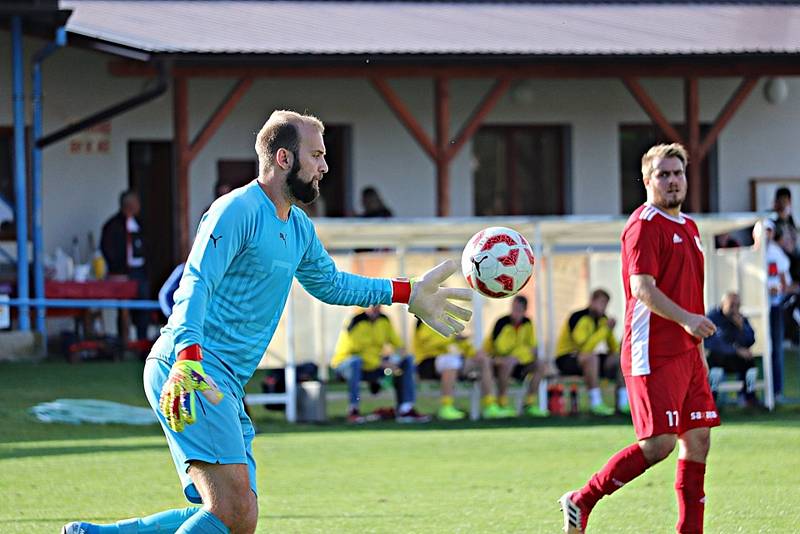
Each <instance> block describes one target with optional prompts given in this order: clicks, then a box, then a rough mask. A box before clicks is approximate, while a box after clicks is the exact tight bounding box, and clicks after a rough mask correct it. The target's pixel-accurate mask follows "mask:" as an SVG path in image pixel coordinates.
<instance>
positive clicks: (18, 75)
mask: <svg viewBox="0 0 800 534" xmlns="http://www.w3.org/2000/svg"><path fill="white" fill-rule="evenodd" d="M11 69H12V84H13V87H14V90H13V101H14V191H15V196H14V203H15V206H14V208H15V209H14V222H15V223H16V225H17V295H18V296H19V298H23V299H26V298H28V296H29V294H28V210H27V194H26V191H25V185H26V183H25V182H26V180H25V154H26V152H25V87H24V81H23V69H24V66H23V63H22V18H21V17H20V16H19V15H15V16H13V17H11ZM28 314H29V308H28V306H20V308H19V329H20V330H22V331H28V330H30V329H31V319H30V316H29V315H28Z"/></svg>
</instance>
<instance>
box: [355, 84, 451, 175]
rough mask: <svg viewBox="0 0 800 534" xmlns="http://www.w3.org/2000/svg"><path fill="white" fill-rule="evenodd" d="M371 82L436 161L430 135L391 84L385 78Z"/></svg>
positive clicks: (415, 138) (429, 155)
mask: <svg viewBox="0 0 800 534" xmlns="http://www.w3.org/2000/svg"><path fill="white" fill-rule="evenodd" d="M370 81H371V82H372V86H373V87H375V90H376V91H378V93H379V94H380V95H381V96H382V97H383V100H384V101H385V102H386V105H387V106H389V109H391V110H392V111H393V112H394V114H395V115H396V116H397V118H398V119H399V120H400V122H401V123H403V126H405V127H406V129H407V130H408V132H409V133H410V134H411V137H413V138H414V140H415V141H416V142H417V143H419V145H420V146H421V147H422V150H424V151H425V153H426V154H427V155H428V157H430V158H431V159H432V160H434V161H436V158H437V150H436V147H434V145H433V142H432V141H431V139H430V137H428V134H427V133H425V130H423V129H422V126H420V124H419V123H418V122H417V120H416V119H415V118H414V115H413V114H412V113H411V111H409V109H408V108H407V107H406V105H405V104H403V101H402V100H401V99H400V97H399V96H397V93H395V92H394V90H393V89H392V88H391V86H389V82H387V81H386V80H385V79H383V78H371V79H370Z"/></svg>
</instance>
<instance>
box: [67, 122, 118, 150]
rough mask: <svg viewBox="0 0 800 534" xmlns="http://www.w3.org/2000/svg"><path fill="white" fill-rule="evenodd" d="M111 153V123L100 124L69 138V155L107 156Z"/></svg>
mask: <svg viewBox="0 0 800 534" xmlns="http://www.w3.org/2000/svg"><path fill="white" fill-rule="evenodd" d="M110 151H111V122H110V121H106V122H101V123H99V124H95V125H94V126H92V127H91V128H87V129H86V130H83V131H82V132H80V133H79V134H77V135H75V136H73V137H70V140H69V153H70V154H108V153H109V152H110Z"/></svg>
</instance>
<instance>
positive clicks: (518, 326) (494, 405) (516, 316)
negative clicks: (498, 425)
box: [479, 295, 549, 417]
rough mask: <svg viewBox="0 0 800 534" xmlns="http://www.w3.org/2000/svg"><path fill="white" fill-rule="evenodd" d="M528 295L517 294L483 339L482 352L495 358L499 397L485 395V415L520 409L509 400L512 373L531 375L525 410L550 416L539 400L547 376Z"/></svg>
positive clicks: (520, 377)
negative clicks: (543, 380) (529, 313)
mask: <svg viewBox="0 0 800 534" xmlns="http://www.w3.org/2000/svg"><path fill="white" fill-rule="evenodd" d="M527 310H528V299H526V298H525V297H523V296H522V295H517V296H516V297H514V300H513V301H512V303H511V314H510V315H506V316H504V317H501V318H500V319H498V320H497V322H496V323H495V325H494V328H493V329H492V333H491V335H489V336H488V337H487V338H486V339H485V340H484V343H483V347H482V348H481V351H479V354H486V355H488V356H489V357H491V358H492V361H493V363H494V368H495V372H496V375H497V399H496V400H495V398H494V397H490V398H484V417H514V416H516V415H517V411H516V410H515V409H514V408H513V407H511V406H509V403H508V383H509V381H510V380H511V377H512V376H513V377H514V378H516V379H517V380H523V379H524V378H525V377H526V376H528V375H530V377H531V380H530V382H529V383H528V391H527V394H526V396H525V412H526V413H527V414H528V415H531V416H533V417H547V416H548V415H549V413H548V412H547V410H540V409H539V407H538V405H537V403H536V402H535V400H536V392H537V391H538V389H539V382H540V381H541V380H542V376H544V369H545V368H544V365H542V363H541V362H540V361H539V359H538V358H537V345H536V332H535V331H534V328H533V323H532V322H531V320H530V319H529V318H528V317H527V316H526V315H525V313H526V312H527Z"/></svg>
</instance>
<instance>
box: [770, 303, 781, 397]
mask: <svg viewBox="0 0 800 534" xmlns="http://www.w3.org/2000/svg"><path fill="white" fill-rule="evenodd" d="M769 338H770V342H771V345H772V348H771V351H770V358H771V361H772V392H773V393H774V394H775V395H781V394H783V307H782V306H781V305H777V306H770V308H769Z"/></svg>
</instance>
